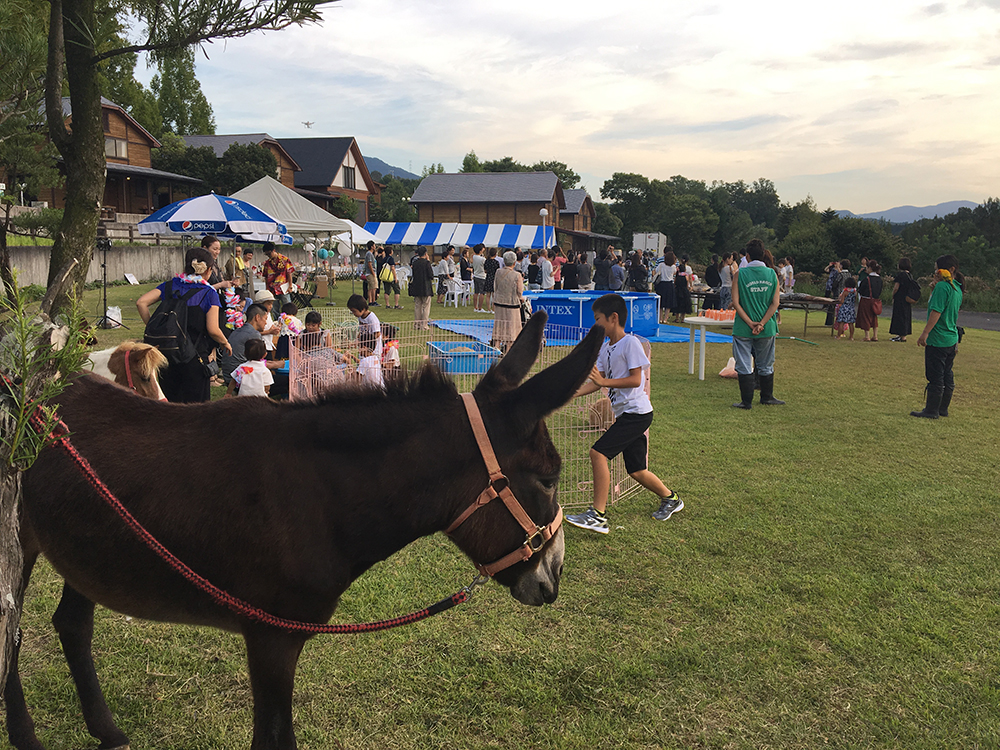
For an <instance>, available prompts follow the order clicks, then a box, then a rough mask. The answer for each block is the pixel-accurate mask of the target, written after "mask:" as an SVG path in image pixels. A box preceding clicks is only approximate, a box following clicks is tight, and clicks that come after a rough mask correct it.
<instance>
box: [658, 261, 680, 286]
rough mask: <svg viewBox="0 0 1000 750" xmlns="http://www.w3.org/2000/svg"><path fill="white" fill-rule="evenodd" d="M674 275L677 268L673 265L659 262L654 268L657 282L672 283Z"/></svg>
mask: <svg viewBox="0 0 1000 750" xmlns="http://www.w3.org/2000/svg"><path fill="white" fill-rule="evenodd" d="M675 273H677V266H675V265H674V264H673V263H664V262H663V261H662V260H661V261H660V265H658V266H657V267H656V277H657V281H673V280H674V274H675Z"/></svg>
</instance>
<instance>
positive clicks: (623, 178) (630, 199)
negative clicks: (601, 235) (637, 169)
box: [601, 172, 652, 247]
mask: <svg viewBox="0 0 1000 750" xmlns="http://www.w3.org/2000/svg"><path fill="white" fill-rule="evenodd" d="M649 190H650V182H649V179H648V178H646V177H643V176H642V175H641V174H635V173H634V172H630V173H626V172H615V173H614V174H613V175H612V176H611V179H610V180H605V182H604V184H603V185H602V186H601V197H602V198H604V199H606V200H609V201H611V212H612V213H613V214H614V215H615V216H617V217H618V219H619V220H620V221H621V223H622V228H621V232H622V240H623V241H624V243H625V245H626V247H631V246H632V234H633V233H635V232H640V231H646V230H647V229H652V227H651V226H649V225H648V214H649V211H648V207H647V205H646V199H647V195H648V193H649Z"/></svg>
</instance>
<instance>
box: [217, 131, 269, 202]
mask: <svg viewBox="0 0 1000 750" xmlns="http://www.w3.org/2000/svg"><path fill="white" fill-rule="evenodd" d="M277 171H278V160H277V159H276V158H275V157H274V154H272V153H271V152H270V151H269V150H268V149H266V148H264V147H263V146H258V145H257V144H256V143H248V144H246V145H245V146H243V145H240V144H239V143H234V144H233V145H231V146H230V147H229V148H227V149H226V153H224V154H223V155H222V158H221V159H219V165H218V168H217V169H216V171H215V187H216V192H218V193H219V194H221V195H231V194H232V193H235V192H236V191H237V190H242V189H243V188H245V187H246V186H247V185H249V184H251V183H254V182H257V180H259V179H260V178H261V177H274V175H275V174H276V173H277Z"/></svg>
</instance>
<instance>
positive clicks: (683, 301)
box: [136, 235, 964, 418]
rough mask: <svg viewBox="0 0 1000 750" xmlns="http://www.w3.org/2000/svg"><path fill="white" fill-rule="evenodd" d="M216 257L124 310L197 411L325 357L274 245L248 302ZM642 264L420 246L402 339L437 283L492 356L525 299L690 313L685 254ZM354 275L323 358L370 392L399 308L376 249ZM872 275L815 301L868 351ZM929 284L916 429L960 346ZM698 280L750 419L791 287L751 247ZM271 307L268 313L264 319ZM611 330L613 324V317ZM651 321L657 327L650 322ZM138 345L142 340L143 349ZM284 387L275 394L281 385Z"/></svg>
mask: <svg viewBox="0 0 1000 750" xmlns="http://www.w3.org/2000/svg"><path fill="white" fill-rule="evenodd" d="M220 254H221V243H220V242H219V240H218V238H216V237H214V236H211V235H209V236H206V237H205V238H203V241H202V243H201V246H200V247H196V248H191V249H190V250H188V251H187V254H186V256H185V265H184V270H183V272H182V273H180V274H178V275H177V276H175V277H174V278H172V279H170V280H169V281H167V282H164V283H163V284H160V285H159V286H157V287H156V288H154V289H152V290H150V291H149V292H147V293H146V294H144V295H142V296H141V297H140V298H139V299H138V300H137V302H136V307H137V308H138V311H139V314H140V316H141V317H142V319H143V321H144V322H145V323H147V324H149V322H150V320H151V318H152V315H153V313H152V311H151V308H152V306H153V305H155V304H157V303H161V305H167V306H170V307H171V309H175V310H176V311H177V312H176V316H175V317H176V318H177V320H178V321H179V323H180V325H181V327H182V328H183V330H184V333H185V335H186V338H187V341H188V342H190V347H189V348H188V349H187V350H185V352H186V353H177V352H172V351H165V352H164V353H165V354H166V355H167V358H168V361H169V364H168V366H167V368H166V370H165V372H164V373H163V374H162V377H161V387H162V389H163V392H164V395H165V396H166V397H167V399H168V400H170V401H176V402H184V403H191V402H200V401H208V400H209V399H210V397H211V390H210V389H211V386H212V385H213V384H217V385H227V386H228V392H227V395H237V394H239V395H265V394H270V395H275V393H274V391H273V390H272V387H274V385H275V383H276V382H278V379H276V378H275V377H274V375H275V373H287V368H286V367H285V360H286V359H287V358H288V356H289V347H290V345H291V344H290V342H291V341H292V340H295V339H298V337H300V336H306V338H303V339H302V340H301V341H299V342H298V346H299V347H300V348H303V349H306V350H310V351H312V350H327V349H331V350H332V349H333V347H332V343H330V342H331V337H330V334H329V332H326V331H323V330H322V317H321V316H320V315H319V313H317V312H315V311H312V312H310V313H309V314H308V315H307V316H306V318H305V321H304V322H303V321H301V320H299V318H298V317H297V314H298V309H297V307H296V306H295V304H293V303H292V302H291V291H292V288H293V287H292V279H293V276H294V273H295V267H294V265H293V264H292V263H291V261H290V260H289V259H288V258H287V256H285V255H283V254H281V253H280V252H278V251H277V249H276V248H275V247H274V245H273V244H271V243H265V244H264V246H263V254H264V256H265V258H266V260H265V261H264V262H263V264H262V266H261V267H260V273H261V275H262V276H263V278H264V285H265V289H263V290H261V291H260V292H257V293H256V294H255V295H254V294H253V280H254V278H255V276H256V269H255V267H254V253H253V251H252V250H249V249H247V250H243V249H242V248H239V247H237V248H236V251H235V252H234V254H233V256H232V257H230V258H229V260H228V261H227V262H226V263H225V266H224V268H223V267H220V265H219V256H220ZM498 255H499V257H498ZM650 266H651V260H650V258H649V256H648V254H647V255H645V256H644V255H643V254H642V253H639V252H633V253H632V254H631V255H630V256H629V257H628V258H627V259H624V260H623V257H622V255H621V254H619V253H618V252H616V251H615V248H614V247H613V246H609V247H607V248H606V249H602V250H601V251H599V252H598V253H597V254H596V257H595V259H594V262H593V265H592V266H591V264H589V263H588V262H587V258H586V256H585V255H582V256H579V257H578V256H577V255H576V254H575V253H574V252H572V251H570V252H564V251H563V250H562V249H554V250H552V251H549V250H544V249H543V250H539V251H538V252H525V251H522V250H516V251H514V250H508V251H506V252H504V253H503V254H502V255H500V254H499V251H498V250H497V249H496V248H485V247H484V246H483V245H477V246H476V247H474V248H471V249H470V248H463V249H462V250H461V251H460V252H458V253H457V260H456V250H455V248H453V247H448V248H446V250H445V251H444V253H443V254H442V257H441V259H440V260H439V261H438V262H437V263H436V264H433V263H432V262H431V261H430V260H429V259H428V258H427V249H426V248H425V247H419V248H417V251H416V252H415V253H414V255H413V258H412V259H411V262H410V266H409V269H408V276H409V283H408V289H409V294H410V296H411V297H413V299H414V317H415V323H416V325H415V328H416V330H427V329H429V327H430V307H431V301H432V299H433V298H434V297H435V294H436V297H437V300H438V302H439V303H443V302H444V297H445V295H446V294H447V292H448V285H449V284H451V283H454V282H457V281H461V282H466V283H468V284H469V285H470V287H471V296H472V300H473V305H474V308H475V310H476V311H477V312H488V313H489V314H491V315H494V326H493V338H492V343H493V345H494V346H497V347H499V348H501V349H505V348H506V347H507V346H508V345H509V344H510V343H511V342H513V341H514V339H516V338H517V335H518V334H519V333H520V331H521V326H522V325H523V323H524V320H525V317H526V312H525V308H524V291H525V289H529V290H534V289H537V290H543V291H544V290H549V289H568V290H572V289H596V290H606V291H609V292H619V291H637V292H642V291H648V289H649V283H650V282H652V286H653V290H654V291H655V292H656V293H657V294H658V295H659V297H660V300H661V303H660V308H661V316H665V315H666V314H667V311H669V313H670V314H671V315H672V317H671V318H670V321H671V322H678V323H683V322H684V318H685V316H686V315H688V314H690V312H691V307H692V302H691V292H692V289H693V285H694V279H695V278H696V277H695V276H694V274H693V272H692V269H691V267H690V265H688V258H687V256H680V257H678V256H677V255H675V253H674V252H673V249H672V248H670V247H668V248H666V252H665V254H664V257H663V258H662V259H661V260H660V261H659V263H658V264H657V265H656V268H655V270H653V271H650ZM363 268H364V274H363V280H364V286H363V294H362V295H352V296H351V298H350V300H349V301H348V309H349V310H350V311H351V313H352V314H354V316H355V317H356V318H357V319H358V323H359V327H360V330H359V335H358V337H357V342H356V349H355V350H354V351H336V350H333V351H332V353H331V354H330V356H332V357H333V358H334V360H335V361H336V363H337V364H340V365H344V366H351V367H353V366H355V365H356V370H354V372H353V374H354V375H355V376H356V379H358V380H359V381H361V382H364V383H369V384H371V385H374V386H380V385H383V384H384V375H383V373H384V371H385V370H392V369H394V368H395V367H398V364H399V353H398V342H395V341H393V342H391V344H394V345H395V347H394V346H392V345H390V344H387V343H386V339H387V338H393V339H394V338H395V336H394V335H392V336H386V331H385V327H384V326H383V325H382V324H381V322H380V321H379V319H378V316H377V315H376V314H375V313H374V312H373V311H372V309H371V308H373V307H377V306H378V296H379V291H380V290H381V292H382V295H383V299H384V305H385V307H387V308H388V307H390V305H389V301H390V299H391V300H392V301H393V305H392V306H391V307H392V308H393V309H402V307H401V306H400V304H399V298H400V284H399V269H398V268H397V263H396V260H395V258H394V257H393V254H392V253H391V252H390V251H387V250H386V249H385V248H383V247H380V246H378V245H376V244H375V243H369V244H368V247H367V251H366V254H365V260H364V265H363ZM881 271H882V268H881V266H880V264H879V263H878V262H877V261H875V260H871V259H868V258H862V259H861V265H860V269H859V273H858V275H857V276H855V275H854V274H853V273H852V272H851V262H850V260H849V259H846V258H844V259H841V260H839V261H833V262H831V263H830V264H829V265H828V266H827V268H826V274H827V278H826V289H825V291H826V295H827V297H828V298H831V299H834V300H835V302H834V304H832V305H830V307H829V308H828V318H827V324H828V325H830V326H831V332H832V335H834V336H836V337H837V338H838V339H840V338H843V337H845V336H846V337H847V338H848V339H849V340H851V341H853V340H854V333H855V329H856V328H860V329H861V330H862V331H863V332H864V339H863V340H864V341H867V342H877V341H878V340H879V338H878V327H879V315H880V314H881V312H882V300H881V297H882V293H883V288H884V285H885V282H884V280H883V278H882V276H881V275H880V274H881ZM936 279H937V283H936V284H935V286H934V290H933V293H932V294H931V297H930V301H929V303H928V320H927V325H926V326H925V328H924V330H923V332H922V333H921V335H920V337H919V339H918V342H917V343H918V344H919V345H920V346H922V347H925V349H926V353H925V375H926V378H927V381H928V387H927V402H926V404H925V407H924V409H922V410H921V411H919V412H918V411H914V412H912V414H913V415H914V416H918V417H928V418H937V417H939V416H947V415H948V408H949V406H950V402H951V394H952V393H953V391H954V387H955V386H954V376H953V372H952V369H953V363H954V358H955V353H956V348H957V344H958V341H959V338H960V328H959V327H958V325H957V316H958V310H959V307H960V306H961V300H962V286H963V284H964V279H963V278H962V275H961V274H960V273H959V272H958V263H957V261H956V260H955V258H954V257H953V256H942V257H941V258H939V259H938V261H937V272H936ZM704 280H705V283H706V284H707V286H708V288H709V292H708V293H707V294H706V298H705V307H706V308H719V309H733V310H735V311H736V317H735V319H734V325H733V358H734V360H735V362H736V365H735V367H736V372H737V376H738V380H739V383H740V395H741V400H740V401H739V402H737V403H735V404H733V405H734V406H737V407H739V408H742V409H749V408H751V405H752V401H753V395H754V390H755V388H756V387H759V388H760V390H761V403H762V404H765V405H780V404H783V403H784V402H782V401H779V400H778V399H776V398H775V397H774V392H773V388H774V341H775V337H776V335H777V324H778V323H779V322H780V320H779V317H778V316H779V313H778V308H779V305H780V295H781V293H782V292H785V293H787V292H790V291H791V290H792V289H793V287H794V284H795V277H794V263H793V261H792V259H791V258H782V259H779V260H778V261H777V262H775V260H774V258H773V256H772V255H771V253H770V252H769V251H768V250H767V249H766V248H765V247H764V244H763V243H762V242H761V241H760V240H757V239H754V240H751V241H750V242H748V243H747V245H746V247H744V248H743V249H742V250H741V251H739V252H738V253H726V254H724V255H722V257H721V258H720V257H718V256H713V258H712V261H711V262H710V263H709V264H708V266H707V267H706V272H705V279H704ZM892 284H893V286H892V300H893V310H892V318H891V321H890V324H889V333H890V334H892V338H891V339H890V340H891V341H893V342H905V341H906V340H907V337H908V336H910V335H911V333H912V321H911V318H912V305H913V304H914V303H916V302H917V301H919V299H920V297H921V289H920V285H919V283H918V282H917V281H916V280H915V279H914V278H913V275H912V268H911V265H910V261H909V260H908V259H906V258H903V259H901V260H900V261H899V264H898V268H897V273H896V275H895V277H894V278H893V281H892ZM602 299H603V298H602ZM276 304H277V306H278V311H277V314H276V313H275V312H273V308H274V307H275V306H276ZM602 309H603V308H602ZM595 310H596V308H595ZM602 314H605V313H602ZM618 320H619V321H620V322H623V318H622V317H621V316H619V317H618ZM660 322H665V321H664V320H663V318H662V317H661V321H660ZM389 327H390V328H394V326H389ZM148 334H149V330H148V329H147V339H148ZM284 378H285V385H284V387H285V388H287V374H286V375H284ZM279 385H280V384H279ZM279 395H280V387H279Z"/></svg>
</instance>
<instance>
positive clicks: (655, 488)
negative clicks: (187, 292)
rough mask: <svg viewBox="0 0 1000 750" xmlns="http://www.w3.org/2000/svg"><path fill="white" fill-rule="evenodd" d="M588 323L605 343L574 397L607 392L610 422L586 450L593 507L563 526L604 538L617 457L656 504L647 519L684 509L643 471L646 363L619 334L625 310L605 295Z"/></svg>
mask: <svg viewBox="0 0 1000 750" xmlns="http://www.w3.org/2000/svg"><path fill="white" fill-rule="evenodd" d="M592 308H593V310H594V322H595V323H596V324H597V325H599V326H600V327H601V328H603V329H604V333H605V334H606V335H607V337H608V340H607V341H605V342H604V345H603V346H602V347H601V351H600V353H599V354H598V355H597V364H596V365H594V369H593V371H592V372H591V374H590V379H589V380H588V381H587V382H586V383H584V384H583V385H582V386H581V387H580V390H579V391H577V393H576V395H577V396H583V395H586V394H588V393H593V392H594V391H596V390H598V389H600V388H607V389H608V397H609V398H610V400H611V408H612V410H613V411H614V413H615V422H614V424H612V425H611V427H609V428H608V430H607V432H605V433H604V434H603V435H601V437H600V438H599V439H598V440H597V442H596V443H594V445H593V447H591V449H590V464H591V468H593V470H594V504H593V506H592V507H590V508H588V509H587V510H586V511H584V512H583V513H580V514H578V515H571V516H566V521H567V522H568V523H570V524H572V525H573V526H578V527H580V528H581V529H589V530H590V531H596V532H598V533H600V534H607V533H608V530H609V529H608V519H607V518H606V517H605V515H604V511H605V509H606V508H607V506H608V492H609V490H610V489H611V469H610V468H609V466H608V461H610V460H611V459H612V458H614V457H615V456H617V455H618V454H619V453H621V454H622V457H623V458H624V459H625V469H626V471H628V473H629V476H630V477H632V478H633V479H634V480H635V481H637V482H638V483H639V484H641V485H642V486H643V487H645V488H646V489H647V490H649V491H650V492H654V493H656V496H657V497H659V498H660V508H659V510H657V511H655V512H654V513H653V518H655V519H656V520H657V521H666V520H667V519H668V518H670V516H671V515H673V514H674V513H676V512H677V511H679V510H681V509H683V508H684V502H683V501H682V500H681V499H680V497H678V495H677V493H676V492H673V491H672V490H670V489H667V486H666V485H664V484H663V482H661V481H660V478H659V477H657V476H656V474H654V473H653V472H651V471H650V470H649V469H648V468H646V454H647V448H648V446H647V441H646V430H648V429H649V426H650V425H651V424H652V423H653V405H652V404H651V403H650V401H649V396H647V395H646V389H645V388H644V385H645V374H644V372H643V370H644V368H646V367H648V366H649V358H648V357H646V353H645V351H643V348H642V344H641V343H639V339H637V338H636V337H635V336H633V335H632V334H630V333H625V322H626V321H627V320H628V307H626V305H625V300H624V299H622V297H621V296H619V295H617V294H605V295H604V296H603V297H599V298H598V299H596V300H595V301H594V304H593V305H592Z"/></svg>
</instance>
